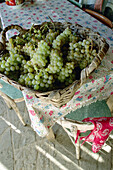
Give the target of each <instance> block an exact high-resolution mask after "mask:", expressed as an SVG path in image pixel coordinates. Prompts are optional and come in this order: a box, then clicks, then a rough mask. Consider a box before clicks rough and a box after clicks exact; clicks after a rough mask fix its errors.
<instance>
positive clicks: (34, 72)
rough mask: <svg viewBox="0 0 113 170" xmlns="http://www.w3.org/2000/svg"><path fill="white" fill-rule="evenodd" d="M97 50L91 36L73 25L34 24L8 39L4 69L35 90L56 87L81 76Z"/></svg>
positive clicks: (1, 69)
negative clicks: (58, 26)
mask: <svg viewBox="0 0 113 170" xmlns="http://www.w3.org/2000/svg"><path fill="white" fill-rule="evenodd" d="M52 25H53V23H52ZM97 53H98V49H97V48H96V45H94V46H92V40H91V39H89V38H86V37H84V38H83V37H80V36H78V35H75V34H73V32H72V30H71V29H70V28H69V27H67V28H65V29H64V30H63V31H62V30H60V28H59V29H58V28H55V25H54V26H53V28H51V27H49V24H45V25H42V26H41V27H35V26H34V25H33V26H32V27H31V29H30V30H29V31H27V32H25V33H23V34H22V35H21V36H19V35H18V36H16V38H10V39H9V41H8V42H7V43H6V53H4V55H3V56H2V57H1V58H0V72H1V73H3V74H5V75H7V76H8V77H9V78H11V79H13V80H15V81H17V82H18V83H20V84H21V85H23V86H25V87H29V88H31V89H33V90H39V91H48V90H54V89H57V88H58V89H59V88H64V87H66V86H68V85H70V84H71V83H73V81H75V80H76V79H78V77H80V76H78V74H79V75H80V72H81V70H82V69H84V68H85V67H87V66H88V65H89V64H90V63H91V62H92V60H93V59H94V57H95V56H96V55H97ZM14 75H15V76H14Z"/></svg>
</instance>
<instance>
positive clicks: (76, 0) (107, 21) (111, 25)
mask: <svg viewBox="0 0 113 170" xmlns="http://www.w3.org/2000/svg"><path fill="white" fill-rule="evenodd" d="M69 1H70V2H71V3H73V4H74V5H76V6H77V7H79V8H81V9H82V10H84V11H85V12H86V13H88V14H90V15H91V16H93V17H94V18H96V19H97V20H99V21H100V22H102V23H103V24H105V25H106V26H108V27H109V28H111V29H112V28H113V23H112V22H111V21H110V19H108V18H107V17H105V16H104V15H102V14H100V13H98V12H96V11H93V10H91V9H86V8H83V4H82V1H81V0H69Z"/></svg>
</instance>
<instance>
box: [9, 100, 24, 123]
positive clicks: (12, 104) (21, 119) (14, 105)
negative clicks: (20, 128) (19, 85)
mask: <svg viewBox="0 0 113 170" xmlns="http://www.w3.org/2000/svg"><path fill="white" fill-rule="evenodd" d="M11 106H12V108H13V109H14V111H15V112H16V114H17V116H18V118H19V119H20V121H21V122H22V124H23V125H24V126H26V123H25V122H24V120H23V118H22V116H21V114H20V112H19V110H18V107H17V105H16V103H15V102H14V101H11Z"/></svg>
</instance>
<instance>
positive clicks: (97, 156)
mask: <svg viewBox="0 0 113 170" xmlns="http://www.w3.org/2000/svg"><path fill="white" fill-rule="evenodd" d="M82 151H84V152H86V153H87V154H88V155H90V156H91V157H92V158H93V159H95V160H98V158H99V162H104V159H103V158H102V157H101V156H99V153H94V152H93V151H92V150H89V149H88V148H86V147H85V146H84V145H82V147H81V152H82Z"/></svg>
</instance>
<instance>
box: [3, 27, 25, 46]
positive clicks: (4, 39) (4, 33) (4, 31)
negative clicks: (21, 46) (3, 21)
mask: <svg viewBox="0 0 113 170" xmlns="http://www.w3.org/2000/svg"><path fill="white" fill-rule="evenodd" d="M10 29H16V30H18V31H19V32H20V34H22V33H23V31H24V29H23V28H22V27H21V26H19V25H10V26H7V27H6V28H5V29H4V30H3V32H2V43H3V44H4V45H5V43H6V33H7V31H9V30H10Z"/></svg>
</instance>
